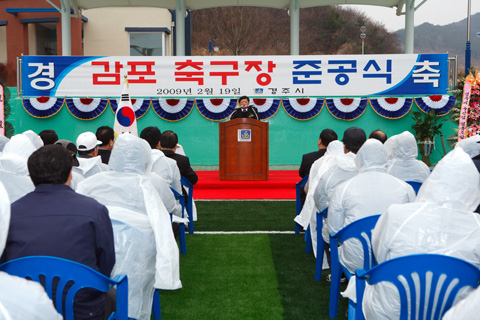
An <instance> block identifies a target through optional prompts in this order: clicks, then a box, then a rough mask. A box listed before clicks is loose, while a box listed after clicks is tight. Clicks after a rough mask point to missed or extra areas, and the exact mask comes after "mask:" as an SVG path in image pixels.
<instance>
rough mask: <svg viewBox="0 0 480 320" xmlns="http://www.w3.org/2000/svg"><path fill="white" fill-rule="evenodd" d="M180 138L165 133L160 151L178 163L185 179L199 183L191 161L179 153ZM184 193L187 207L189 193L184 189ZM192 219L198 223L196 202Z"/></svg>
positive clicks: (192, 182)
mask: <svg viewBox="0 0 480 320" xmlns="http://www.w3.org/2000/svg"><path fill="white" fill-rule="evenodd" d="M177 147H178V137H177V134H176V133H175V132H173V131H164V132H163V133H162V135H161V137H160V149H161V150H162V152H163V153H164V154H165V155H166V156H167V157H168V158H171V159H173V160H175V161H176V162H177V166H178V169H179V170H180V175H181V176H183V177H185V179H187V180H188V181H190V183H191V184H193V185H194V184H196V183H197V182H198V176H197V174H196V173H195V171H193V169H192V167H191V166H190V159H189V158H188V157H186V156H183V155H181V154H178V153H177ZM182 193H183V194H184V195H185V205H187V204H188V197H187V195H188V191H187V190H186V189H185V188H183V187H182ZM192 211H193V212H192V219H193V221H197V207H196V206H195V201H192Z"/></svg>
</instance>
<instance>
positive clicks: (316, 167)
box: [294, 140, 344, 254]
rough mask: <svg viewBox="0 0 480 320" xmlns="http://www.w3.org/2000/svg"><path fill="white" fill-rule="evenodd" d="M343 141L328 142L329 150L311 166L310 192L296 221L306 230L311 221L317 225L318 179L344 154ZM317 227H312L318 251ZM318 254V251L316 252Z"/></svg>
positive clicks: (313, 238)
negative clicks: (315, 196) (315, 198)
mask: <svg viewBox="0 0 480 320" xmlns="http://www.w3.org/2000/svg"><path fill="white" fill-rule="evenodd" d="M343 153H344V151H343V143H342V142H340V141H338V140H335V141H332V142H330V143H329V144H328V147H327V151H326V152H325V154H324V155H323V157H321V158H320V159H318V160H316V161H315V162H314V163H313V164H312V167H311V168H310V173H309V175H308V192H307V197H306V198H305V204H304V205H303V208H302V211H301V212H300V214H299V215H298V216H296V217H295V219H294V220H295V222H297V223H298V224H299V225H301V226H302V227H303V229H304V230H307V228H308V226H309V225H310V222H311V223H312V225H313V226H316V225H317V215H316V212H317V208H316V206H315V200H314V197H313V194H314V193H315V189H316V188H317V185H318V181H319V180H320V178H321V177H322V176H323V174H325V172H326V171H328V169H330V168H331V167H332V166H333V165H334V164H335V157H336V156H337V155H339V154H343ZM315 229H316V228H310V233H311V239H312V244H313V243H315V246H314V248H315V249H314V250H315V252H316V243H317V232H316V230H315ZM315 254H316V253H315Z"/></svg>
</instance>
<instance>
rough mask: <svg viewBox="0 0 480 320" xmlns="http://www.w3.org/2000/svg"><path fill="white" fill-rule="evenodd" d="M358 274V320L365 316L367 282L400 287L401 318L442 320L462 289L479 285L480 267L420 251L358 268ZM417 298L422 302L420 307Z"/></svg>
mask: <svg viewBox="0 0 480 320" xmlns="http://www.w3.org/2000/svg"><path fill="white" fill-rule="evenodd" d="M356 276H357V282H356V292H357V310H356V314H357V318H356V319H365V318H364V315H363V312H362V302H363V293H364V291H365V281H367V282H368V283H369V284H371V285H374V284H377V283H379V282H381V281H387V282H390V283H392V284H394V285H395V286H396V287H397V290H398V292H399V295H400V319H401V320H404V319H425V316H426V319H433V320H437V319H438V320H440V319H441V318H442V316H443V314H444V313H445V312H446V311H447V310H448V309H449V308H451V307H452V304H453V302H454V300H455V297H456V296H457V294H458V292H459V290H460V289H461V288H463V287H465V286H470V287H473V288H476V287H477V286H478V285H479V283H480V269H478V268H477V267H476V266H474V265H473V264H471V263H468V262H466V261H464V260H461V259H458V258H454V257H449V256H443V255H438V254H417V255H410V256H405V257H400V258H395V259H391V260H388V261H385V262H382V263H380V264H379V265H377V266H376V267H373V268H372V269H370V270H368V271H366V270H356ZM430 278H431V284H430V285H428V284H427V279H430ZM414 279H418V280H414ZM416 290H418V291H416ZM407 291H408V292H407ZM417 292H419V294H420V295H419V297H417ZM436 293H438V297H437V295H436ZM407 294H408V295H409V296H410V299H408V298H407V297H408V296H407ZM427 294H428V296H426V295H427ZM417 300H419V301H420V303H419V305H418V306H417V303H416V301H417ZM417 307H418V308H417ZM409 309H410V310H411V314H410V315H409V314H408V310H409Z"/></svg>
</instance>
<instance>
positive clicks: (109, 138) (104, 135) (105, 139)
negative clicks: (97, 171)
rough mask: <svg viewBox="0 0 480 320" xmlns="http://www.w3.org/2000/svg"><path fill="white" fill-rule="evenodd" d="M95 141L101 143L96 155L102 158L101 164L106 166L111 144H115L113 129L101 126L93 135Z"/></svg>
mask: <svg viewBox="0 0 480 320" xmlns="http://www.w3.org/2000/svg"><path fill="white" fill-rule="evenodd" d="M95 135H96V136H97V139H98V140H99V141H101V142H102V143H101V144H100V145H99V146H98V155H99V156H100V157H101V158H102V163H104V164H108V160H109V159H110V153H111V152H112V148H113V144H114V143H115V134H114V132H113V128H111V127H109V126H101V127H99V128H98V129H97V132H96V134H95Z"/></svg>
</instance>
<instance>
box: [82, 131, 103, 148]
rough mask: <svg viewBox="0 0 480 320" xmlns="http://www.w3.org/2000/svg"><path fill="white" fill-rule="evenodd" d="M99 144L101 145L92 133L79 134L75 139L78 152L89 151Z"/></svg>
mask: <svg viewBox="0 0 480 320" xmlns="http://www.w3.org/2000/svg"><path fill="white" fill-rule="evenodd" d="M99 144H102V141H99V140H97V136H96V135H95V134H94V133H93V132H89V131H88V132H84V133H81V134H80V135H79V136H78V138H77V149H78V151H90V150H93V149H95V147H96V146H97V145H99Z"/></svg>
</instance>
